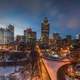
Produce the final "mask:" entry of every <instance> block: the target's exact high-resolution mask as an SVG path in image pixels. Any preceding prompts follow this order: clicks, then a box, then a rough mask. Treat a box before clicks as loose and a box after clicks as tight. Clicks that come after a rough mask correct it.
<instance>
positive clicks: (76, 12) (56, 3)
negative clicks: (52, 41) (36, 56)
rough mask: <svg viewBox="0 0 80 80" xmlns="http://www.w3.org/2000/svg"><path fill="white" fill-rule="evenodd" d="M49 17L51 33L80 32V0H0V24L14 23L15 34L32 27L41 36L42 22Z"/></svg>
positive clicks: (63, 34) (72, 33) (73, 33)
mask: <svg viewBox="0 0 80 80" xmlns="http://www.w3.org/2000/svg"><path fill="white" fill-rule="evenodd" d="M44 17H48V19H49V23H50V35H52V33H53V32H59V33H60V34H61V35H62V36H65V35H66V34H71V35H73V36H75V35H76V34H77V33H80V0H0V26H3V27H4V26H5V25H8V24H14V26H15V34H23V30H24V29H26V28H27V27H30V26H31V27H32V29H33V30H34V31H36V32H37V33H38V35H37V36H38V38H39V37H40V28H41V22H42V20H43V19H44Z"/></svg>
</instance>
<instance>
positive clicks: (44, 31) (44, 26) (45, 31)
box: [41, 17, 49, 46]
mask: <svg viewBox="0 0 80 80" xmlns="http://www.w3.org/2000/svg"><path fill="white" fill-rule="evenodd" d="M48 42H49V23H48V19H47V17H45V18H44V20H43V22H42V23H41V44H42V45H45V46H46V45H48Z"/></svg>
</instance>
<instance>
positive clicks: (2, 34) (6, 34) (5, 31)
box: [0, 24, 14, 44]
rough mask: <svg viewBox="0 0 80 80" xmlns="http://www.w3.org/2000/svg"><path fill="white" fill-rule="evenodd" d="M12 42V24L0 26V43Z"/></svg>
mask: <svg viewBox="0 0 80 80" xmlns="http://www.w3.org/2000/svg"><path fill="white" fill-rule="evenodd" d="M11 42H14V26H13V25H11V24H9V25H8V27H6V28H0V44H9V43H11Z"/></svg>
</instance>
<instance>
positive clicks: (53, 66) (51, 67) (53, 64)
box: [36, 45, 70, 80]
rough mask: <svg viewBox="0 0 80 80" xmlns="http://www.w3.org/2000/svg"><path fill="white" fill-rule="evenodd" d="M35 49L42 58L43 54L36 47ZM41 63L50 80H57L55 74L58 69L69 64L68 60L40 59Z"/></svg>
mask: <svg viewBox="0 0 80 80" xmlns="http://www.w3.org/2000/svg"><path fill="white" fill-rule="evenodd" d="M36 48H37V49H36V50H37V51H38V53H39V55H40V56H42V55H43V53H42V52H41V50H40V48H39V46H38V45H37V46H36ZM42 62H43V63H44V65H45V67H46V69H47V72H48V74H49V76H50V78H51V80H57V72H58V70H59V68H60V67H61V66H63V65H65V64H69V63H70V61H69V59H67V58H66V59H64V60H62V61H52V60H48V59H44V58H42ZM44 80H45V79H44Z"/></svg>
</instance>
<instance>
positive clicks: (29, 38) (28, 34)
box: [24, 28, 36, 45]
mask: <svg viewBox="0 0 80 80" xmlns="http://www.w3.org/2000/svg"><path fill="white" fill-rule="evenodd" d="M24 41H25V42H26V43H29V44H31V45H32V44H35V42H36V32H34V31H32V29H31V28H28V29H26V30H24Z"/></svg>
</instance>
